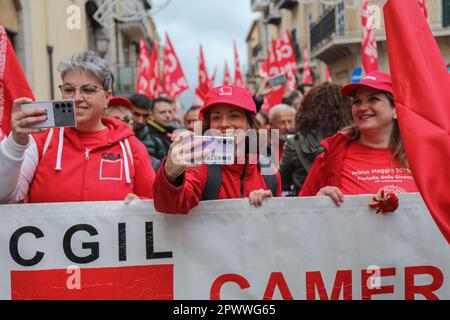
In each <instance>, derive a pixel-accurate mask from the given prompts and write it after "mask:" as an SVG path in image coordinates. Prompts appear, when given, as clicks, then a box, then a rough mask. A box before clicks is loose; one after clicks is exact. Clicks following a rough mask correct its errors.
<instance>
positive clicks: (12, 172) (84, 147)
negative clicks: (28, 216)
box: [0, 51, 155, 203]
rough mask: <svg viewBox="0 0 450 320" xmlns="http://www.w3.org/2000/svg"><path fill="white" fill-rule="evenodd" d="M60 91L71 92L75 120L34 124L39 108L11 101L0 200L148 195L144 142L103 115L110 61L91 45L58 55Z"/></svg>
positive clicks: (0, 160) (40, 117)
mask: <svg viewBox="0 0 450 320" xmlns="http://www.w3.org/2000/svg"><path fill="white" fill-rule="evenodd" d="M58 70H59V71H60V73H61V78H62V84H61V85H60V86H59V87H60V89H61V94H62V99H64V100H74V105H75V114H76V127H75V128H68V127H66V128H51V129H49V130H47V129H36V128H32V126H33V125H34V124H38V123H40V122H42V121H45V120H46V119H47V116H46V115H45V114H44V110H42V109H34V110H25V109H24V110H22V109H21V105H22V104H24V103H27V102H31V99H28V98H20V99H17V100H15V101H14V105H13V112H12V117H11V118H12V132H11V134H10V136H9V137H8V139H5V140H4V141H3V142H2V143H1V144H0V176H1V177H2V184H1V185H0V203H18V202H22V201H24V200H26V201H28V202H32V203H43V202H78V201H114V200H123V199H125V198H126V197H127V198H136V196H137V197H139V198H147V199H148V198H153V192H152V187H153V181H154V178H155V172H154V171H153V169H152V166H151V162H150V158H149V156H148V154H147V150H146V149H145V147H144V145H143V144H141V143H140V142H139V140H138V139H137V138H136V137H135V136H134V133H133V131H132V130H131V129H130V128H129V127H128V126H127V125H125V124H124V123H122V122H121V121H118V120H116V119H112V118H107V117H103V113H104V111H105V109H106V108H107V106H108V101H109V100H110V98H111V96H112V87H113V82H114V77H113V75H112V73H111V71H110V68H109V64H108V62H106V61H105V60H103V59H102V58H100V57H98V56H97V55H96V54H95V53H94V52H92V51H86V52H83V53H80V54H78V55H75V56H74V57H72V58H71V59H69V60H67V61H64V62H62V63H61V64H60V65H59V67H58Z"/></svg>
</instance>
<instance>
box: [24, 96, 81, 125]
mask: <svg viewBox="0 0 450 320" xmlns="http://www.w3.org/2000/svg"><path fill="white" fill-rule="evenodd" d="M20 108H21V109H22V110H34V109H43V110H45V111H44V115H46V116H47V120H45V121H42V122H40V123H37V124H34V125H31V126H30V128H36V129H40V128H42V129H44V128H59V127H76V126H77V119H76V110H75V101H74V100H58V101H56V100H55V101H41V102H30V103H24V104H22V105H21V106H20Z"/></svg>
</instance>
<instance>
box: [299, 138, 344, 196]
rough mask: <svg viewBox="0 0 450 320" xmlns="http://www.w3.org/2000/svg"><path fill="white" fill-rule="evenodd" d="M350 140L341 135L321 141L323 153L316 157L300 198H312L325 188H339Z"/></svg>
mask: <svg viewBox="0 0 450 320" xmlns="http://www.w3.org/2000/svg"><path fill="white" fill-rule="evenodd" d="M351 142H352V140H351V139H350V138H349V137H348V136H347V135H345V134H343V133H337V134H335V135H334V136H332V137H330V138H327V139H325V140H323V141H322V143H321V145H322V146H323V147H324V148H325V151H324V152H323V153H321V154H320V155H319V156H317V158H316V160H315V161H314V163H313V165H312V166H311V170H310V171H309V173H308V176H307V177H306V180H305V183H304V184H303V186H302V189H301V190H300V196H301V197H313V196H315V195H316V194H317V192H319V191H320V189H322V188H324V187H327V186H335V187H338V188H341V172H342V167H343V165H344V160H345V155H346V154H347V149H348V146H349V145H350V143H351Z"/></svg>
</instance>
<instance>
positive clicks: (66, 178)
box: [29, 118, 155, 203]
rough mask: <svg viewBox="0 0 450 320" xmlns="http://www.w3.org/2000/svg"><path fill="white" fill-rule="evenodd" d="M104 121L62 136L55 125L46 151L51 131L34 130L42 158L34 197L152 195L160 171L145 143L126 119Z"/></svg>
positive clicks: (31, 196)
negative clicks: (100, 125) (100, 127)
mask: <svg viewBox="0 0 450 320" xmlns="http://www.w3.org/2000/svg"><path fill="white" fill-rule="evenodd" d="M102 122H103V124H104V125H105V126H106V127H107V129H106V130H103V131H100V132H96V133H81V132H79V131H77V130H76V129H73V128H65V129H64V130H63V135H64V138H63V141H60V135H61V130H62V129H56V130H54V132H53V135H52V136H51V138H50V139H49V144H48V149H46V152H45V153H44V152H43V150H44V145H45V144H46V142H47V140H48V139H47V137H48V135H49V131H47V132H46V133H43V134H37V135H33V138H34V140H35V141H36V144H37V149H38V153H39V159H40V161H39V164H38V166H37V168H36V172H35V174H34V178H33V180H32V183H31V186H30V190H29V202H31V203H45V202H78V201H116V200H117V201H122V200H124V199H125V197H126V196H127V195H128V194H130V193H134V194H136V195H138V196H139V197H141V198H147V199H149V198H153V182H154V179H155V172H154V170H153V168H152V166H151V162H150V157H149V155H148V153H147V149H146V148H145V146H144V145H143V144H142V143H141V142H140V141H139V140H138V139H137V138H136V137H135V136H134V133H133V131H132V130H131V128H129V127H128V126H127V125H125V124H124V123H122V122H121V121H118V120H115V119H112V118H103V119H102ZM88 141H90V142H88ZM85 144H89V145H90V147H86V146H85ZM128 145H129V147H128ZM130 152H131V153H132V156H130Z"/></svg>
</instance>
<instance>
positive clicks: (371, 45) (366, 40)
mask: <svg viewBox="0 0 450 320" xmlns="http://www.w3.org/2000/svg"><path fill="white" fill-rule="evenodd" d="M369 17H370V13H369V0H364V2H363V9H362V48H361V60H362V65H363V69H364V73H365V74H369V73H370V72H372V71H377V70H378V50H377V42H376V39H375V29H374V27H373V24H372V22H373V21H372V19H370V18H369Z"/></svg>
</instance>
